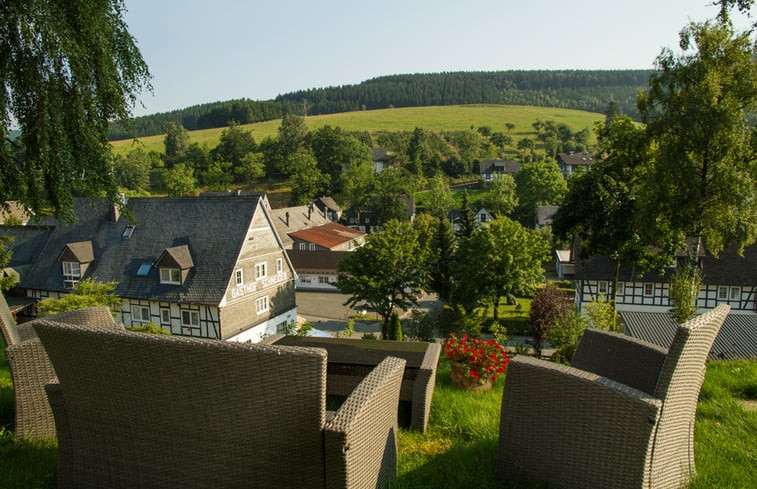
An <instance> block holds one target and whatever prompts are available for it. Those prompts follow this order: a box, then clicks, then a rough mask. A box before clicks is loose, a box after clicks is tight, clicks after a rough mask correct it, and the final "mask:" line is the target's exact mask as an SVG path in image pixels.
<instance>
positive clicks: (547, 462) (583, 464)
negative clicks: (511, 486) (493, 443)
mask: <svg viewBox="0 0 757 489" xmlns="http://www.w3.org/2000/svg"><path fill="white" fill-rule="evenodd" d="M661 406H662V402H661V401H660V400H659V399H655V398H653V397H652V396H650V395H649V394H646V393H644V392H641V391H639V390H637V389H634V388H631V387H629V386H626V385H623V384H619V383H618V382H615V381H613V380H611V379H608V378H605V377H600V376H598V375H596V374H593V373H590V372H585V371H581V370H578V369H575V368H573V367H567V366H564V365H559V364H556V363H552V362H546V361H543V360H537V359H534V358H531V357H524V356H517V357H515V358H513V359H512V361H511V362H510V364H509V366H508V368H507V376H506V378H505V386H504V391H503V396H502V410H501V415H500V416H501V417H500V433H499V452H498V455H497V473H498V476H499V477H500V478H507V477H512V476H517V475H518V474H521V475H525V476H526V477H528V478H533V479H542V480H549V481H551V482H552V483H554V484H555V486H556V487H610V486H613V487H642V486H643V485H642V482H643V480H644V477H645V476H646V472H647V471H645V470H644V467H645V465H646V464H647V461H648V460H649V459H650V457H651V450H652V446H653V443H652V438H653V436H654V428H655V425H656V423H657V420H658V419H659V413H660V409H661ZM610 479H611V480H612V481H613V484H610V483H609V481H610ZM618 480H620V481H625V482H627V483H618V482H617V481H618ZM577 481H580V483H579V482H577ZM587 481H589V482H587ZM643 487H646V486H643Z"/></svg>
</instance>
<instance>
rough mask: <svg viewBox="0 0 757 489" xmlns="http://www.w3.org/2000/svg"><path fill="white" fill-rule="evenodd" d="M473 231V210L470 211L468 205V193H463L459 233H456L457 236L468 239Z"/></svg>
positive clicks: (474, 221)
mask: <svg viewBox="0 0 757 489" xmlns="http://www.w3.org/2000/svg"><path fill="white" fill-rule="evenodd" d="M475 230H476V219H475V216H474V215H473V209H471V207H470V204H469V203H468V192H464V193H463V201H462V203H461V205H460V231H458V236H460V237H465V238H469V237H471V236H472V235H473V231H475Z"/></svg>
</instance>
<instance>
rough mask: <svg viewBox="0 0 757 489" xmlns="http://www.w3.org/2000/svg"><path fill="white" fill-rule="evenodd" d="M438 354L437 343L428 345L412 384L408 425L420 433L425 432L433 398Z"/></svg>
mask: <svg viewBox="0 0 757 489" xmlns="http://www.w3.org/2000/svg"><path fill="white" fill-rule="evenodd" d="M440 352H441V345H440V344H439V343H431V344H429V346H428V348H427V349H426V354H425V355H424V356H423V361H422V362H421V366H420V367H419V368H418V372H417V373H416V376H415V382H414V383H413V402H412V406H411V413H410V417H411V420H410V425H411V426H412V427H414V428H416V429H417V430H419V431H420V432H422V433H425V432H426V427H427V426H428V417H429V412H430V411H431V399H432V397H433V396H434V387H435V386H436V367H437V365H438V364H439V353H440Z"/></svg>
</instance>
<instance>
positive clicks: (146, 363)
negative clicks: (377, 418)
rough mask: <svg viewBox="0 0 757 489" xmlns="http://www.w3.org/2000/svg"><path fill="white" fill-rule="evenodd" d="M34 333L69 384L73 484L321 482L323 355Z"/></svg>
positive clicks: (130, 336) (67, 331) (53, 326)
mask: <svg viewBox="0 0 757 489" xmlns="http://www.w3.org/2000/svg"><path fill="white" fill-rule="evenodd" d="M35 329H36V330H37V334H38V335H39V337H40V339H41V340H42V343H43V345H44V346H45V349H46V350H47V352H48V355H49V357H50V360H51V361H52V364H53V366H54V367H55V370H56V373H57V375H58V378H59V382H60V385H61V386H62V391H63V399H64V402H65V413H66V416H65V419H66V422H67V423H68V425H69V426H68V430H69V431H70V440H71V447H72V449H71V451H72V454H71V460H72V461H74V463H72V467H71V468H70V469H71V472H70V474H69V475H70V477H71V481H72V482H73V483H74V485H76V486H77V487H89V486H90V485H91V486H92V487H114V488H118V487H232V488H233V487H269V486H271V487H323V486H324V482H323V480H324V467H323V456H324V455H323V434H322V430H323V426H324V424H325V392H326V391H325V387H326V353H325V351H323V350H317V349H309V348H291V347H290V348H287V347H276V346H261V345H250V344H239V343H227V342H222V341H214V340H193V339H189V338H181V337H167V336H158V335H148V334H143V333H131V332H126V331H103V330H96V329H93V328H87V327H77V326H72V325H67V324H60V323H54V322H51V321H45V320H41V321H39V322H38V323H37V324H35ZM57 416H58V415H57V414H56V421H57ZM59 428H60V425H59ZM76 461H78V463H76ZM304 481H306V482H304ZM311 482H312V485H309V484H310V483H311Z"/></svg>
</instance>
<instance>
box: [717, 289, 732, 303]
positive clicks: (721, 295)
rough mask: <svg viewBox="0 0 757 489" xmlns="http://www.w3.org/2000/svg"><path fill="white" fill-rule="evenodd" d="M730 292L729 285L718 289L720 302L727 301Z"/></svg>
mask: <svg viewBox="0 0 757 489" xmlns="http://www.w3.org/2000/svg"><path fill="white" fill-rule="evenodd" d="M729 292H730V291H729V290H728V286H727V285H721V286H720V287H718V300H721V301H727V300H728V293H729Z"/></svg>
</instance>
